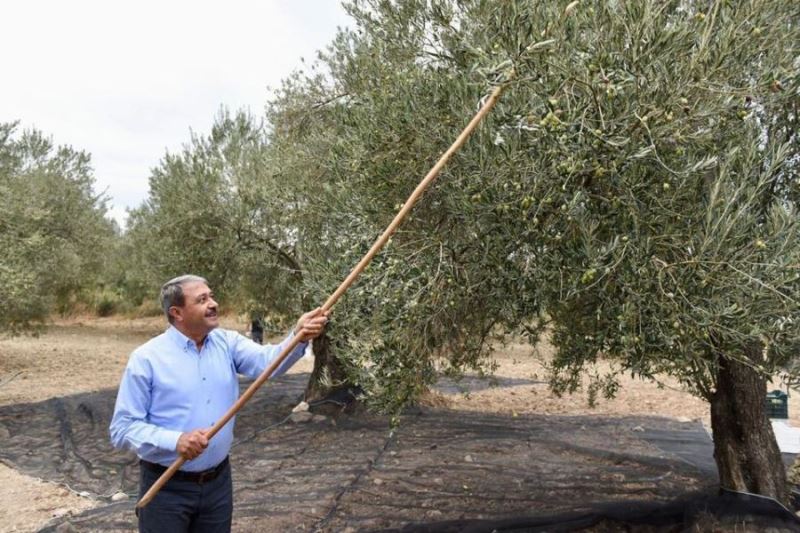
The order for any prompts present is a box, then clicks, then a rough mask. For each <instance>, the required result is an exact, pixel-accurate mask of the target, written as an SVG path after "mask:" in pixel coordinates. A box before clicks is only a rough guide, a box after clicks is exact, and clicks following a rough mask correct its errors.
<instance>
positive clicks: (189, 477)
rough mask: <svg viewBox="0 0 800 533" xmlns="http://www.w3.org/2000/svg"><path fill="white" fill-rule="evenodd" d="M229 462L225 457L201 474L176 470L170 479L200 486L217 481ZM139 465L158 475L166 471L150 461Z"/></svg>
mask: <svg viewBox="0 0 800 533" xmlns="http://www.w3.org/2000/svg"><path fill="white" fill-rule="evenodd" d="M229 462H230V461H229V460H228V457H226V458H225V459H224V460H223V461H222V462H221V463H220V464H218V465H217V466H215V467H214V468H209V469H208V470H203V471H201V472H186V471H184V470H178V471H177V472H175V473H174V474H173V475H172V479H174V480H176V481H191V482H192V483H199V484H201V485H202V484H203V483H207V482H209V481H214V480H215V479H217V477H219V475H220V474H221V473H222V472H223V471H224V470H225V467H227V466H228V463H229ZM139 464H140V465H141V467H142V468H146V469H147V470H149V471H151V472H153V473H156V474H159V475H161V474H163V473H164V472H166V471H167V467H166V466H162V465H159V464H156V463H151V462H150V461H145V460H144V459H141V460H139Z"/></svg>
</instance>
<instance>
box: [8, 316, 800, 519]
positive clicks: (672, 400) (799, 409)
mask: <svg viewBox="0 0 800 533" xmlns="http://www.w3.org/2000/svg"><path fill="white" fill-rule="evenodd" d="M223 327H227V328H230V329H237V330H239V331H245V329H246V324H245V323H244V322H242V321H240V320H238V319H236V318H235V317H227V318H225V319H224V320H223ZM163 329H164V323H163V320H162V319H161V318H158V317H156V318H143V319H132V320H129V319H122V318H115V317H112V318H103V319H97V318H91V319H80V320H79V319H70V320H58V321H56V322H55V323H53V324H51V325H49V326H48V328H47V329H46V330H45V331H44V332H43V333H42V334H40V335H39V336H37V337H30V336H20V337H10V338H2V339H0V405H10V404H17V403H24V402H36V401H42V400H46V399H48V398H53V397H60V396H66V395H72V394H76V393H84V392H91V391H98V390H103V389H110V388H114V387H116V386H117V384H118V382H119V379H120V376H121V374H122V370H123V368H124V366H125V363H126V361H127V358H128V355H129V353H130V352H131V351H132V350H133V349H134V348H135V347H136V346H138V345H139V344H141V343H143V342H144V341H146V340H147V339H149V338H150V337H152V336H153V335H155V334H158V333H159V332H160V331H162V330H163ZM551 354H552V348H551V347H550V346H549V345H548V344H547V343H546V342H543V343H542V344H541V345H540V346H538V347H537V348H536V349H535V350H534V349H532V348H531V347H530V346H527V345H523V344H513V343H512V344H509V345H507V346H505V347H502V348H498V349H497V350H496V351H495V353H494V354H493V357H494V359H495V362H496V364H497V369H496V372H495V376H494V378H493V379H491V380H486V379H481V378H478V377H477V376H467V377H466V378H465V379H464V380H462V381H461V382H459V383H454V382H451V381H448V380H443V381H442V382H441V383H440V384H439V386H438V387H437V391H436V392H433V393H432V394H431V396H430V397H429V398H428V402H432V403H436V404H439V405H444V406H447V407H448V408H451V409H458V410H463V411H469V412H474V413H476V414H477V413H486V414H492V413H496V414H503V415H511V416H512V417H517V416H526V415H548V414H558V415H611V416H626V417H627V416H639V415H641V416H664V417H669V418H673V419H676V420H678V421H684V422H685V421H689V420H701V421H703V422H704V423H705V424H706V425H707V422H708V406H707V404H706V403H705V402H703V401H701V400H699V399H697V398H695V397H693V396H691V395H690V394H688V393H686V392H685V391H683V390H681V388H680V386H679V385H678V384H677V383H676V382H675V381H674V380H671V379H669V378H664V379H663V380H662V381H661V386H659V385H656V384H654V383H651V382H647V381H642V380H638V379H623V383H622V388H621V390H620V392H619V394H618V396H617V397H616V398H615V399H613V400H603V399H601V400H600V401H599V403H598V404H597V405H596V406H595V407H589V406H588V405H587V402H586V398H585V397H583V396H573V397H562V398H558V397H556V396H554V395H553V394H552V393H550V392H549V390H548V388H547V384H546V382H545V374H546V372H545V369H544V366H543V364H544V362H545V361H547V360H548V359H549V358H550V356H551ZM312 367H313V361H312V360H310V359H309V358H305V359H303V360H301V361H300V362H299V363H298V364H297V365H295V367H294V368H293V369H292V370H291V371H290V373H298V372H310V371H311V369H312ZM600 370H602V365H601V369H600ZM493 385H494V386H493ZM789 413H790V416H791V418H790V423H791V424H792V425H795V426H797V425H800V417H798V416H797V415H798V413H800V398H798V397H796V396H791V397H790V400H789ZM0 436H2V435H0ZM97 504H98V502H96V501H95V500H94V499H92V498H90V497H85V496H81V495H80V494H79V493H77V492H76V491H74V490H72V489H71V488H70V487H68V486H65V485H58V484H55V483H50V482H45V481H42V480H38V479H35V478H33V477H30V476H25V475H22V474H20V473H18V472H17V471H15V470H14V469H12V468H9V467H8V466H6V465H3V464H0V531H34V530H36V529H39V528H41V527H43V526H44V525H45V524H47V523H48V522H49V521H51V520H52V519H54V518H56V517H60V516H63V515H65V514H77V513H79V512H81V511H83V510H85V509H88V508H91V507H93V506H95V505H97Z"/></svg>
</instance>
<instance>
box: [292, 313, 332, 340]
mask: <svg viewBox="0 0 800 533" xmlns="http://www.w3.org/2000/svg"><path fill="white" fill-rule="evenodd" d="M329 316H330V311H325V312H323V311H322V308H321V307H317V308H316V309H314V310H313V311H310V312H308V313H306V314H304V315H303V316H301V317H300V319H299V320H298V321H297V326H295V328H294V334H295V335H297V336H298V337H300V340H302V341H303V342H305V341H310V340H311V339H316V338H317V337H319V336H320V335H321V334H322V332H323V331H324V330H325V324H327V323H328V317H329Z"/></svg>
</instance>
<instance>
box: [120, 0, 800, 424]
mask: <svg viewBox="0 0 800 533" xmlns="http://www.w3.org/2000/svg"><path fill="white" fill-rule="evenodd" d="M705 5H706V4H703V6H705ZM569 6H570V8H569V9H568V10H565V8H566V7H567V3H566V2H529V1H521V0H511V1H507V2H486V1H482V0H458V1H456V0H431V1H426V2H423V1H415V0H405V1H397V2H389V1H379V0H374V1H354V2H351V3H350V4H348V9H349V11H350V13H351V14H352V16H353V18H354V20H355V22H356V26H355V28H354V29H353V30H352V31H342V32H340V34H339V35H338V36H337V38H336V39H335V41H334V42H333V43H332V44H331V46H330V47H329V48H328V49H327V50H326V51H325V52H323V53H321V54H320V56H319V60H318V61H317V62H316V63H315V64H314V65H313V66H312V68H311V71H310V72H305V73H304V72H298V73H296V74H295V75H293V76H292V77H290V78H289V79H287V80H286V82H285V83H284V85H283V86H282V88H281V89H280V91H279V92H278V93H277V94H276V96H275V98H274V99H273V100H272V101H271V102H270V103H269V105H268V108H267V117H266V118H267V122H266V123H267V127H266V128H261V127H260V126H259V125H257V124H256V123H255V122H254V121H253V120H252V118H249V117H247V116H245V115H242V114H238V115H237V116H235V117H230V116H229V115H228V114H227V113H222V114H221V115H220V117H219V118H218V121H217V124H216V125H215V127H214V130H212V133H211V135H210V136H209V137H208V138H199V137H195V138H193V139H192V141H191V143H190V144H189V145H188V146H187V147H186V148H185V149H184V151H183V152H182V153H181V154H177V155H167V156H166V157H165V159H164V160H163V161H162V164H161V165H160V167H159V168H158V169H156V171H155V172H154V174H153V177H152V179H151V196H150V199H149V200H148V202H147V204H146V205H145V206H143V207H142V208H141V209H140V210H138V211H137V212H135V213H134V214H133V217H132V220H133V223H132V229H131V231H130V234H129V236H128V238H129V239H130V243H132V244H131V250H132V254H139V253H141V260H139V261H140V265H143V268H140V269H134V270H135V271H139V272H149V274H147V275H145V276H140V277H139V278H137V279H139V280H141V281H137V282H136V283H139V284H140V285H141V286H146V285H148V284H151V285H152V284H153V283H154V281H155V280H158V281H159V282H160V281H163V279H165V278H166V277H169V276H171V275H174V274H179V273H182V272H184V271H190V270H193V271H196V272H197V273H200V274H204V275H206V276H208V277H209V278H210V279H212V280H214V284H215V285H217V286H219V287H220V289H222V291H223V292H225V293H227V294H228V295H234V294H235V295H237V297H238V298H243V297H244V295H245V294H246V295H248V297H252V301H253V302H265V303H264V304H263V305H264V306H265V307H266V310H267V311H270V312H271V313H274V314H277V315H280V316H288V315H290V314H292V313H295V312H297V311H299V309H300V308H299V306H298V305H299V304H301V305H302V306H303V307H308V306H311V305H317V304H320V303H322V302H323V301H324V300H325V299H326V298H327V296H328V295H329V294H330V293H332V292H333V290H334V289H335V288H336V287H337V286H338V285H339V283H340V282H341V281H342V279H344V277H345V276H346V275H347V274H348V273H349V272H350V270H351V269H352V268H353V266H354V265H355V264H356V262H357V261H358V260H359V259H360V258H361V257H362V255H363V254H364V253H365V252H366V250H367V249H368V248H369V246H370V245H371V244H372V242H373V241H374V239H375V238H377V236H378V235H379V234H380V232H381V231H382V230H383V228H385V227H386V225H387V224H388V223H389V221H390V220H391V218H392V216H393V214H394V213H395V212H396V211H397V210H398V209H399V207H400V205H401V204H402V202H404V201H405V199H406V198H407V196H408V194H409V193H410V192H411V190H412V189H413V188H414V187H415V186H416V184H417V183H418V182H419V180H420V179H421V177H422V176H423V175H424V174H425V173H426V172H427V170H428V169H429V168H430V167H431V165H432V164H433V163H434V162H435V161H436V159H437V158H438V157H439V155H440V154H441V153H442V152H443V151H444V150H445V149H446V148H447V146H449V144H450V143H451V142H452V140H453V139H454V138H455V137H456V136H457V135H458V133H459V132H460V131H461V129H462V128H463V127H464V125H465V124H466V122H467V121H468V120H469V118H470V117H471V116H472V115H473V114H474V113H475V112H476V110H477V107H478V105H479V102H480V100H481V98H482V97H484V96H485V95H486V94H487V93H488V92H489V90H490V89H491V87H492V86H493V85H494V84H495V83H498V82H500V81H501V80H503V79H504V77H505V76H507V75H509V72H510V68H512V67H513V69H514V76H515V78H514V81H513V82H512V84H511V86H510V87H509V89H508V90H507V92H506V94H505V95H504V96H503V99H502V100H501V102H500V103H499V104H498V106H497V108H496V110H495V111H494V112H493V114H492V115H490V116H489V117H488V118H487V120H486V121H485V123H484V124H483V125H482V126H481V127H480V128H479V129H478V131H476V133H475V134H474V136H473V138H472V139H471V140H470V141H469V142H468V143H467V145H466V146H465V147H464V148H463V149H462V150H461V151H460V152H459V153H458V154H457V156H456V157H455V158H454V159H453V160H452V162H451V163H450V165H449V166H448V167H447V168H445V170H444V171H443V173H442V175H441V176H440V178H439V180H438V181H437V182H436V184H435V185H434V186H433V188H432V189H431V190H430V191H429V192H428V193H427V194H426V195H425V197H424V198H423V199H422V201H421V202H420V204H419V205H418V206H416V207H415V209H414V211H413V212H412V216H411V217H410V219H409V220H407V221H406V223H405V224H404V225H403V226H402V228H401V229H400V230H399V231H398V233H397V234H396V235H395V236H394V237H393V239H392V242H391V244H390V245H389V246H388V247H387V249H386V250H384V251H383V252H382V253H381V254H380V255H379V256H378V257H377V258H376V259H375V261H374V263H373V264H372V265H371V266H370V267H369V269H368V270H367V271H366V272H365V273H364V274H363V276H362V278H361V279H360V280H359V281H358V282H357V283H356V284H355V285H354V286H353V288H352V289H351V290H350V292H348V294H347V295H346V296H345V297H344V298H343V299H342V300H341V301H340V302H339V304H337V307H336V310H335V319H334V322H333V324H332V326H331V328H330V334H331V337H332V342H333V347H334V350H335V352H336V354H337V356H338V357H339V359H341V360H342V362H343V364H344V366H345V369H346V370H347V371H348V373H349V376H350V379H351V380H352V381H353V382H355V383H358V384H359V385H361V386H362V387H364V388H365V390H366V391H367V395H368V399H369V400H370V401H371V402H373V404H374V405H375V406H377V407H380V408H384V409H387V410H394V409H396V408H397V407H399V406H401V405H403V404H404V403H406V402H407V401H409V400H411V399H413V398H414V397H415V396H416V395H418V394H419V392H420V391H421V390H423V389H424V388H425V386H426V385H427V384H429V383H430V382H431V381H432V380H433V379H434V376H435V373H434V370H436V369H445V370H448V371H452V372H455V373H457V372H459V371H461V370H463V369H466V368H478V369H480V368H482V367H483V365H484V363H485V361H484V358H483V356H484V355H485V353H486V352H487V350H488V348H489V347H490V344H491V343H492V342H494V341H496V340H500V339H502V338H503V337H504V335H505V334H507V333H510V332H513V333H520V332H521V333H524V334H526V335H529V336H530V337H531V339H532V340H535V339H536V337H537V335H538V334H539V333H540V332H541V331H542V330H543V329H544V328H549V329H550V330H551V331H552V332H553V342H554V343H555V345H556V347H557V349H558V354H557V357H556V359H555V361H554V363H553V368H552V371H553V372H552V384H553V386H554V387H555V389H556V390H558V391H562V392H563V391H573V390H575V389H576V388H577V387H578V385H579V382H580V381H579V378H580V376H581V375H582V374H583V372H584V370H585V369H586V368H587V367H591V366H592V364H593V363H594V362H595V361H596V360H597V359H598V358H599V357H606V358H610V359H612V360H614V361H615V362H616V364H617V366H616V369H615V370H616V371H617V372H630V373H633V374H635V375H639V376H643V377H646V378H647V377H653V376H655V375H656V374H658V373H664V372H666V373H669V374H672V375H674V376H677V377H678V378H679V379H680V380H682V381H683V382H684V383H686V384H687V385H688V386H689V387H690V388H691V389H692V390H693V391H695V392H696V393H697V394H700V395H703V396H705V397H708V395H709V393H710V392H711V391H712V390H713V388H714V376H715V370H716V367H717V365H718V363H719V361H720V358H723V357H730V358H736V359H737V360H739V359H742V353H743V346H746V345H749V344H751V342H752V341H753V340H757V341H759V342H762V343H763V344H764V345H765V346H767V348H768V350H767V351H766V352H765V358H764V361H763V364H760V365H758V370H759V371H761V372H763V373H764V374H765V375H772V374H774V373H777V372H779V371H780V369H781V368H783V367H785V366H786V365H787V364H788V360H789V358H790V356H791V355H792V347H793V346H797V345H798V341H799V340H800V339H798V335H799V334H800V330H798V328H800V320H799V319H800V317H798V311H797V309H798V305H797V304H798V300H800V285H799V284H798V281H799V280H800V275H799V274H800V273H799V272H798V264H800V257H799V254H800V246H798V221H797V213H796V201H797V199H798V176H797V168H798V158H799V156H798V146H800V144H799V143H798V137H797V134H796V133H795V130H796V121H797V116H798V115H797V113H798V100H799V99H798V90H800V89H799V88H798V87H799V86H798V68H799V65H798V60H797V58H798V57H800V49H799V48H798V47H800V44H799V43H800V35H798V31H800V20H798V12H797V9H796V7H795V6H794V5H793V3H792V2H791V1H789V0H777V1H770V2H766V1H765V0H749V1H744V2H715V3H713V4H710V7H709V10H708V11H707V12H704V11H701V5H700V4H698V3H695V2H685V1H666V2H661V1H658V2H656V1H655V0H645V1H642V2H582V3H580V4H578V5H576V4H575V3H571V4H569ZM702 9H705V7H703V8H702ZM140 250H144V251H143V252H140ZM145 265H146V268H144V266H145ZM148 269H149V270H148ZM253 305H255V304H253ZM748 364H749V363H748ZM617 386H618V385H617V383H616V380H615V376H614V375H613V374H612V375H608V376H604V375H599V374H595V375H594V378H592V382H591V385H590V388H589V391H588V392H589V395H590V397H592V398H593V397H595V396H597V395H598V394H606V395H610V394H613V393H614V392H615V391H616V388H617Z"/></svg>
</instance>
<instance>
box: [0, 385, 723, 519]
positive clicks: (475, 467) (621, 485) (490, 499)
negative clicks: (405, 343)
mask: <svg viewBox="0 0 800 533" xmlns="http://www.w3.org/2000/svg"><path fill="white" fill-rule="evenodd" d="M307 379H308V375H307V374H294V375H289V376H282V377H281V378H278V379H276V380H273V382H272V383H271V384H269V385H267V386H266V387H264V388H262V390H260V391H259V393H258V394H256V396H255V397H254V398H253V399H252V400H251V402H249V403H248V405H247V406H246V407H245V408H244V409H243V411H242V412H241V413H240V414H239V416H238V417H237V418H238V419H237V422H236V441H235V444H234V447H233V450H232V452H231V460H232V463H233V469H234V502H235V503H234V506H235V510H234V524H233V529H234V531H347V530H348V528H349V530H351V531H355V530H358V531H371V530H379V529H385V528H400V527H404V526H406V527H413V525H414V524H417V525H418V526H419V527H427V526H422V525H421V524H431V523H443V521H453V520H455V521H463V520H467V519H469V520H484V521H489V522H484V523H491V522H492V521H494V522H496V523H500V521H501V520H504V519H509V518H513V517H519V516H531V515H550V514H553V513H565V512H575V511H578V512H584V511H585V512H589V511H590V510H591V509H593V508H594V507H596V506H597V505H607V504H613V503H622V502H634V501H637V502H638V501H645V502H648V503H649V504H658V503H665V502H669V501H672V500H674V499H676V498H679V497H682V496H686V495H687V494H691V493H695V492H697V491H701V492H702V491H708V490H713V487H715V486H716V484H717V482H718V481H717V476H716V469H715V467H714V463H713V458H712V447H711V442H710V439H709V438H708V435H707V434H706V433H705V430H704V429H703V428H702V427H701V426H700V424H698V423H679V422H676V421H673V420H669V419H664V418H656V417H631V418H611V417H590V416H580V417H567V416H536V415H531V416H519V417H511V416H503V415H498V414H484V413H474V412H456V411H452V410H447V409H435V408H425V409H422V410H418V411H416V412H415V413H414V414H413V415H408V416H406V417H404V419H403V420H402V423H401V425H400V427H398V428H396V429H395V430H391V429H390V427H389V424H388V422H387V419H385V418H383V417H378V416H372V415H364V414H360V415H358V416H347V415H343V416H340V417H338V418H336V419H335V420H334V419H331V418H324V419H322V418H318V419H317V421H316V422H308V423H303V424H294V423H292V422H290V421H289V420H288V414H289V413H290V412H291V408H292V407H293V406H294V405H295V404H296V403H297V402H298V401H299V399H300V398H301V396H302V393H303V390H304V388H305V383H306V380H307ZM115 394H116V391H114V390H106V391H101V392H97V393H92V394H80V395H75V396H70V397H65V398H56V399H52V400H48V401H45V402H40V403H34V404H25V405H12V406H5V407H1V408H0V460H2V461H3V462H4V463H6V464H8V465H10V466H12V467H13V468H16V469H18V470H19V471H21V472H23V473H26V474H30V475H34V476H36V477H39V478H42V479H46V480H51V481H55V482H59V483H64V484H66V485H68V486H69V487H71V488H72V489H74V490H77V491H88V492H90V493H91V494H92V495H93V497H95V498H96V499H97V500H98V502H99V503H100V505H99V506H98V507H97V508H95V509H92V510H89V511H86V512H84V513H82V514H80V515H77V516H72V517H64V518H60V519H58V520H57V521H55V522H53V523H52V524H50V525H49V526H48V527H47V528H45V531H52V530H55V528H56V527H57V526H59V525H61V527H62V529H64V528H65V527H67V526H66V523H67V522H69V524H71V525H72V526H73V527H75V528H77V529H78V530H81V531H83V530H93V531H95V530H102V531H129V530H132V529H135V527H136V518H135V516H134V512H133V507H134V501H135V497H136V491H137V479H138V478H137V473H138V464H137V462H136V460H135V458H134V457H133V456H132V455H131V454H129V453H125V452H119V451H116V450H113V449H112V448H111V446H110V444H109V443H108V429H107V428H108V422H109V418H110V415H111V413H112V410H113V404H114V399H115ZM119 491H122V492H125V493H127V494H129V496H130V499H129V500H127V501H123V502H112V501H111V498H110V497H111V495H112V494H114V493H116V492H119ZM420 530H426V531H428V530H430V531H433V530H435V529H420ZM442 530H443V531H444V530H445V529H442ZM447 530H448V531H450V530H453V529H447Z"/></svg>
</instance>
